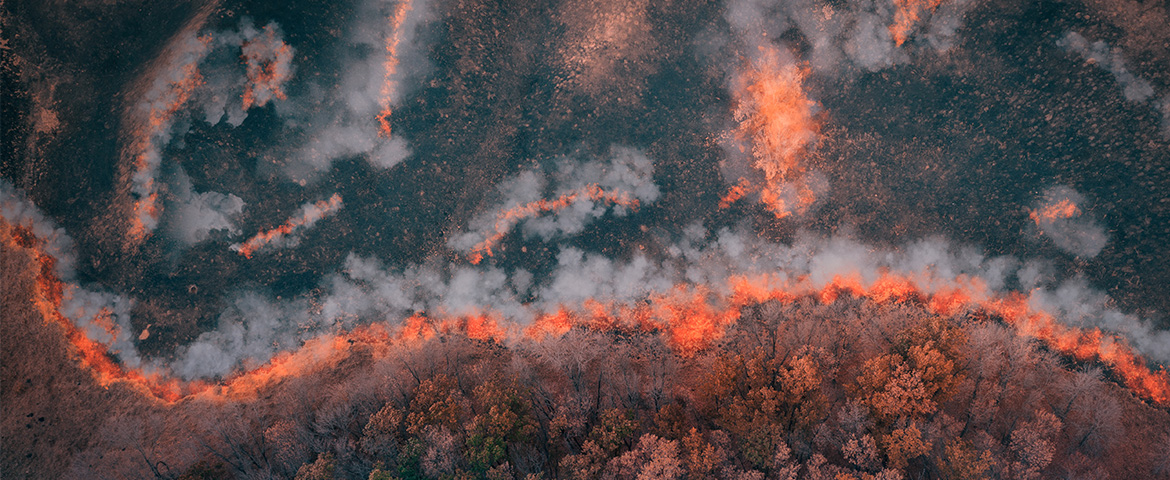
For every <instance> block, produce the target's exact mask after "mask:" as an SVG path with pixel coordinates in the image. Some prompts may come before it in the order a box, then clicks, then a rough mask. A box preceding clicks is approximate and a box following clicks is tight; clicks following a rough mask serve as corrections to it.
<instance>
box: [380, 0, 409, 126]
mask: <svg viewBox="0 0 1170 480" xmlns="http://www.w3.org/2000/svg"><path fill="white" fill-rule="evenodd" d="M410 9H411V1H410V0H401V1H400V2H398V4H397V5H395V6H394V13H393V14H392V15H391V16H390V31H391V32H390V34H389V35H387V36H386V61H385V62H384V64H383V65H384V66H385V69H386V76H385V79H384V80H383V82H382V111H381V112H378V134H379V135H381V136H382V137H384V138H390V114H391V105H390V104H391V102H392V101H393V99H394V98H393V97H394V93H395V90H397V88H398V82H397V81H395V79H394V74H395V73H397V72H398V44H399V43H401V42H402V23H403V22H405V21H406V14H407V13H408V12H410Z"/></svg>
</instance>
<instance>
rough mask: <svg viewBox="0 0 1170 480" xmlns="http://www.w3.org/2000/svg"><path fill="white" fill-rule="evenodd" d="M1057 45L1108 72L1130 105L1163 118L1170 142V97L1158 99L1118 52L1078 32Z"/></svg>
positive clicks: (1165, 134) (1151, 88)
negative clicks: (1148, 109) (1147, 107)
mask: <svg viewBox="0 0 1170 480" xmlns="http://www.w3.org/2000/svg"><path fill="white" fill-rule="evenodd" d="M1056 45H1057V46H1060V47H1061V48H1064V49H1065V50H1067V51H1069V52H1072V53H1075V54H1077V55H1078V56H1080V57H1081V58H1083V59H1085V61H1086V62H1088V63H1091V64H1095V65H1097V66H1098V67H1099V68H1101V69H1103V70H1105V71H1107V72H1109V73H1110V74H1111V75H1113V78H1114V79H1115V80H1117V83H1118V84H1119V85H1121V91H1122V94H1124V95H1125V99H1126V100H1129V101H1131V102H1137V103H1146V104H1149V105H1150V106H1151V107H1153V108H1154V109H1155V110H1156V111H1157V112H1158V113H1160V114H1161V115H1162V134H1163V136H1164V137H1166V138H1170V95H1166V96H1164V97H1162V98H1157V97H1156V96H1155V95H1156V93H1157V92H1155V91H1154V86H1153V85H1151V84H1150V82H1148V81H1146V80H1145V79H1143V78H1141V77H1139V76H1137V75H1135V74H1134V73H1133V72H1131V71H1129V68H1127V67H1126V65H1125V55H1124V54H1123V52H1122V51H1121V49H1118V48H1110V47H1109V44H1108V43H1105V42H1104V41H1103V40H1097V41H1094V42H1090V41H1089V39H1087V38H1085V37H1083V36H1081V34H1079V33H1077V32H1073V31H1070V32H1067V33H1065V34H1064V36H1063V37H1061V38H1060V39H1059V40H1057V41H1056Z"/></svg>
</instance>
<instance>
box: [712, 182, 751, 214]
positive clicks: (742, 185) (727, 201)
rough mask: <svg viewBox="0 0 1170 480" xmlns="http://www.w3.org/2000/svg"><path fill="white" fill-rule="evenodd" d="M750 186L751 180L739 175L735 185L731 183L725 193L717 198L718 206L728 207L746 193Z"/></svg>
mask: <svg viewBox="0 0 1170 480" xmlns="http://www.w3.org/2000/svg"><path fill="white" fill-rule="evenodd" d="M751 188H752V182H750V181H748V179H746V178H743V177H739V181H738V182H736V184H735V185H732V186H731V188H730V189H728V190H727V194H726V195H723V197H722V198H720V199H719V208H730V207H731V205H732V204H734V203H735V202H738V201H739V199H741V198H743V197H744V196H745V195H747V194H748V193H749V192H750V191H751Z"/></svg>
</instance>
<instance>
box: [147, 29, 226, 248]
mask: <svg viewBox="0 0 1170 480" xmlns="http://www.w3.org/2000/svg"><path fill="white" fill-rule="evenodd" d="M196 42H197V45H196V46H195V47H194V50H195V52H194V54H192V55H187V56H185V57H184V60H185V61H184V63H182V64H181V65H179V66H178V68H176V69H174V70H171V71H169V72H168V73H170V78H168V79H166V81H165V82H161V83H159V84H156V88H161V91H159V90H151V91H150V93H148V98H147V100H146V102H144V104H143V107H144V108H145V109H146V113H145V119H144V122H143V123H142V124H141V125H140V126H139V127H138V128H137V129H136V130H135V131H134V133H133V134H132V140H131V142H130V151H131V152H132V153H131V156H132V158H133V167H134V172H133V174H132V176H131V181H130V192H131V193H133V194H134V196H135V197H136V198H135V202H134V206H133V215H132V216H131V219H130V232H129V236H130V239H131V241H133V242H138V241H141V240H142V239H143V238H144V237H145V236H146V235H147V234H149V233H150V232H151V231H153V230H154V228H155V226H157V225H158V218H159V214H160V207H159V205H158V186H157V185H156V184H155V179H154V177H155V172H156V170H158V166H159V164H160V163H161V161H162V157H161V153H160V152H159V149H160V148H161V147H160V146H159V145H155V141H156V138H157V137H164V136H166V135H168V134H169V130H170V128H171V121H172V119H173V118H174V116H175V113H176V112H178V111H179V109H180V108H182V107H183V105H185V104H186V103H187V100H189V99H190V98H191V94H192V92H194V90H195V88H196V87H198V86H199V85H202V84H203V76H202V75H200V73H199V67H198V62H199V60H200V59H202V58H203V57H202V52H205V51H206V49H207V46H208V44H210V43H211V37H210V36H203V37H199V38H198V39H197V40H196Z"/></svg>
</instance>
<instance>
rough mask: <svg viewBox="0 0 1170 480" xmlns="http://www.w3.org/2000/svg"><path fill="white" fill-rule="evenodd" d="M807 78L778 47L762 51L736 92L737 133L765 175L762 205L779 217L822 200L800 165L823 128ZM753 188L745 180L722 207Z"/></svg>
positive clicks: (731, 193) (742, 76) (747, 70)
mask: <svg viewBox="0 0 1170 480" xmlns="http://www.w3.org/2000/svg"><path fill="white" fill-rule="evenodd" d="M807 75H808V71H807V70H806V69H804V68H801V67H800V66H798V65H796V64H793V63H785V62H782V61H781V60H780V52H779V50H777V49H776V48H775V47H760V55H759V58H758V59H757V60H756V61H754V62H752V63H751V64H750V65H749V66H748V67H747V68H746V69H745V71H744V72H743V74H742V75H741V76H740V78H739V79H738V81H737V82H736V83H735V85H734V88H733V91H732V93H733V95H734V97H735V102H736V105H737V107H736V109H735V119H736V120H737V121H738V122H739V127H738V129H737V130H736V135H737V136H738V137H739V139H740V140H741V141H744V142H747V143H749V144H750V145H751V146H752V155H753V157H755V166H756V168H757V169H759V170H760V171H761V172H763V174H764V182H765V184H764V185H762V186H759V187H758V188H759V192H760V201H761V202H762V203H763V204H764V205H765V206H766V207H767V208H768V209H769V210H771V211H772V213H774V214H775V215H776V216H777V218H783V217H786V216H788V215H791V214H793V213H804V212H805V211H807V209H808V207H809V206H811V205H812V204H813V203H814V202H815V201H816V195H815V193H814V192H813V190H812V188H811V187H810V186H809V185H808V183H807V181H806V179H805V178H804V176H805V175H804V174H805V170H806V168H805V166H804V165H803V164H802V163H801V162H800V157H801V156H802V155H804V153H805V151H806V150H807V148H808V147H809V145H811V144H814V143H815V142H816V140H817V132H818V131H819V130H820V124H819V121H818V120H817V119H816V117H815V115H814V107H815V106H816V103H815V102H813V101H811V100H809V99H808V96H807V95H805V92H804V87H803V85H804V79H805V77H806V76H807ZM749 185H750V182H748V181H747V180H745V179H741V180H740V183H739V184H738V185H736V186H734V187H732V190H731V191H729V192H728V194H727V195H726V196H724V198H723V201H721V202H720V206H721V207H722V206H724V205H725V204H726V205H730V204H731V203H733V202H734V201H735V200H738V199H739V198H742V197H743V196H744V195H746V194H747V193H748V188H749Z"/></svg>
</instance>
